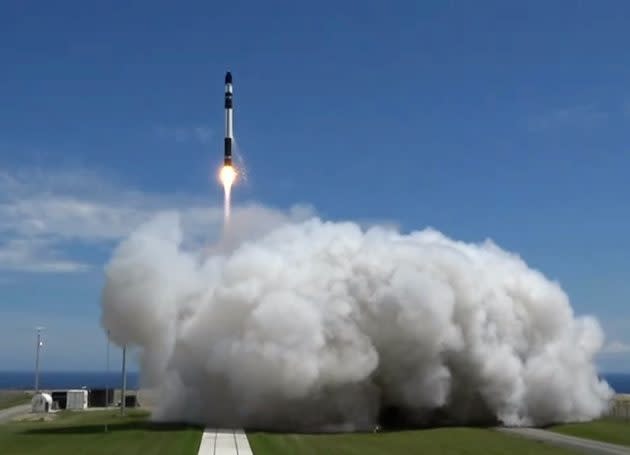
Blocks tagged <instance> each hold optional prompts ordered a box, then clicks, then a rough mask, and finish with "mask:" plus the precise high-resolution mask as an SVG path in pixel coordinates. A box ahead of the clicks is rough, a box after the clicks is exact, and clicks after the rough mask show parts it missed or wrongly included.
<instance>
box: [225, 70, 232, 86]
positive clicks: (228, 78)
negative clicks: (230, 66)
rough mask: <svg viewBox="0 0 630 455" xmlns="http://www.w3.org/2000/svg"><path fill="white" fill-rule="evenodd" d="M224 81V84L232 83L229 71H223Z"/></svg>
mask: <svg viewBox="0 0 630 455" xmlns="http://www.w3.org/2000/svg"><path fill="white" fill-rule="evenodd" d="M225 83H226V84H231V83H232V73H230V72H229V71H228V72H227V73H225Z"/></svg>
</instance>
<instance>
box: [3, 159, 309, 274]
mask: <svg viewBox="0 0 630 455" xmlns="http://www.w3.org/2000/svg"><path fill="white" fill-rule="evenodd" d="M165 211H176V212H177V213H178V214H179V216H180V220H181V223H182V228H183V230H184V232H185V239H186V242H187V244H188V246H190V244H191V243H192V244H200V243H207V242H208V241H212V240H213V237H217V236H218V235H220V233H221V228H222V223H223V207H218V206H211V205H210V204H208V203H207V201H205V200H204V199H201V198H199V197H196V196H194V195H185V194H160V193H149V192H142V191H138V190H135V189H132V188H129V187H128V186H125V185H123V184H121V183H120V182H117V181H115V180H114V179H111V178H107V177H104V176H102V175H99V174H98V173H95V172H91V171H87V170H84V169H78V170H77V169H74V170H65V171H51V170H48V171H42V170H38V169H29V170H11V171H8V170H6V169H5V170H3V169H1V168H0V270H10V271H19V272H42V273H43V272H56V273H64V272H65V273H68V272H81V271H84V270H88V269H90V268H92V267H94V266H95V265H96V264H87V263H84V262H81V261H79V260H77V259H75V258H74V254H73V253H72V247H73V246H74V245H77V244H79V245H81V246H88V247H89V246H91V245H92V246H94V245H99V244H100V245H103V244H105V245H111V244H112V243H114V242H116V241H118V240H119V239H121V238H123V237H125V236H126V235H128V234H129V233H130V232H131V231H132V230H134V229H135V228H136V227H138V226H139V225H140V224H142V223H143V222H145V221H147V220H148V219H150V218H152V217H154V216H155V215H157V214H158V213H160V212H165ZM312 213H313V210H312V209H311V208H310V207H301V206H296V207H294V208H293V209H292V210H290V211H288V212H282V211H278V210H273V209H267V208H265V207H262V206H259V205H256V204H249V205H246V206H241V207H235V208H234V209H233V212H232V216H233V219H234V221H235V222H234V223H233V229H232V231H231V233H230V237H231V239H232V240H233V241H236V240H238V239H239V238H242V237H248V238H250V237H251V236H252V235H256V232H251V230H252V229H253V228H251V227H250V228H247V229H248V230H247V232H241V231H242V229H241V228H240V227H239V223H237V222H236V221H238V220H239V219H245V218H255V219H256V223H240V224H241V225H243V226H245V225H250V226H252V225H253V226H255V229H257V230H258V231H260V232H261V233H262V232H266V231H267V230H268V229H269V228H270V227H271V226H274V225H277V224H279V223H282V222H283V221H284V220H286V219H288V218H292V219H304V218H306V217H308V216H310V215H312ZM258 231H257V232H258ZM99 265H100V264H99Z"/></svg>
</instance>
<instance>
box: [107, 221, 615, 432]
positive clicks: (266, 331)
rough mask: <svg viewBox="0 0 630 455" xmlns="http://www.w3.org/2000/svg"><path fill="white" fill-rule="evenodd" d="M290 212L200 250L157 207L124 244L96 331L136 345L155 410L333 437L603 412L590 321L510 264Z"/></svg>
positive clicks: (248, 224) (424, 239)
mask: <svg viewBox="0 0 630 455" xmlns="http://www.w3.org/2000/svg"><path fill="white" fill-rule="evenodd" d="M299 218H300V217H297V218H295V217H294V218H293V219H290V218H286V217H283V216H280V215H278V214H277V213H276V212H272V211H265V210H262V209H260V210H259V212H258V213H257V214H256V215H255V216H248V217H243V216H241V217H239V213H238V210H237V211H236V212H235V214H234V218H233V220H232V226H231V229H233V232H236V233H238V235H237V236H236V237H233V238H231V243H230V244H225V243H222V242H221V241H220V242H219V243H217V245H214V246H213V247H211V248H210V250H208V249H207V248H206V249H204V250H203V252H201V249H197V250H190V249H188V250H186V249H185V248H183V247H182V245H186V243H185V242H184V238H183V237H184V235H183V234H182V230H181V228H180V223H179V217H178V215H177V214H172V213H171V214H164V215H161V216H159V217H157V218H156V219H155V220H153V221H151V222H149V223H148V224H146V225H144V226H142V227H141V228H139V229H138V230H137V231H136V232H135V233H133V234H132V235H131V236H130V237H129V238H128V239H126V240H125V241H123V242H122V243H121V245H120V246H119V247H118V248H117V250H116V252H115V254H114V257H113V258H112V260H111V262H110V263H109V264H108V266H107V269H106V276H107V282H106V286H105V289H104V292H103V299H102V310H103V317H102V320H103V325H104V327H106V328H107V329H109V330H110V331H111V337H112V339H113V340H114V341H115V342H117V343H119V344H124V343H127V344H129V345H133V346H136V347H137V349H138V351H139V352H140V361H141V365H142V380H143V381H144V382H145V384H147V385H149V386H154V387H157V388H158V390H159V397H160V401H159V402H158V406H157V408H156V409H155V411H154V417H155V418H156V419H162V420H186V421H194V422H199V423H204V424H211V425H221V426H239V427H242V426H245V427H247V428H264V429H294V430H322V431H325V430H334V429H337V430H338V429H343V430H357V429H366V428H371V427H372V426H373V425H374V424H375V423H377V422H379V421H381V422H383V421H385V422H386V423H392V424H394V423H395V422H400V421H402V420H404V421H405V422H407V423H409V424H414V425H421V424H431V423H449V422H450V423H490V422H502V423H505V424H508V425H522V424H534V425H539V424H546V423H550V422H559V421H569V420H586V419H590V418H594V417H597V416H599V415H600V414H601V413H602V412H603V411H604V410H605V409H606V407H607V405H608V400H609V398H610V397H611V394H612V391H611V389H610V388H609V387H608V385H607V384H606V383H605V382H601V381H600V380H599V379H598V377H597V373H596V370H595V367H594V364H593V361H594V356H595V354H596V353H597V351H598V350H599V349H600V348H601V346H602V342H603V334H602V331H601V329H600V327H599V325H598V323H597V322H596V321H595V320H594V319H592V318H590V317H579V318H578V317H575V316H574V314H573V312H572V309H571V306H570V304H569V301H568V298H567V296H566V294H565V293H564V292H563V291H562V289H561V288H560V286H558V285H557V284H556V283H553V282H551V281H549V280H547V279H546V278H545V277H544V276H543V275H542V274H541V273H539V272H537V271H535V270H532V269H530V268H528V267H527V265H526V264H525V263H524V262H523V261H522V260H521V259H520V258H519V257H517V256H515V255H513V254H510V253H508V252H506V251H504V250H502V249H500V248H499V247H498V246H496V245H495V244H493V243H491V242H486V243H483V244H480V245H472V244H465V243H461V242H457V241H454V240H451V239H449V238H447V237H445V236H444V235H442V234H440V233H439V232H437V231H434V230H430V229H427V230H423V231H419V232H413V233H411V234H408V235H404V234H400V233H398V232H396V231H395V230H393V229H388V228H384V227H372V228H369V229H362V228H361V227H359V226H358V225H356V224H354V223H332V222H324V221H321V220H320V219H317V218H310V219H306V220H302V221H300V220H299ZM261 220H262V221H261ZM261 227H262V228H261Z"/></svg>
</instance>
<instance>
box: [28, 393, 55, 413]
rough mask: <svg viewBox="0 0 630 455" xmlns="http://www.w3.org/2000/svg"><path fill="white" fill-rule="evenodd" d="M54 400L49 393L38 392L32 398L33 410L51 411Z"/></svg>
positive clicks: (39, 411) (38, 411) (40, 411)
mask: <svg viewBox="0 0 630 455" xmlns="http://www.w3.org/2000/svg"><path fill="white" fill-rule="evenodd" d="M52 402H53V400H52V397H51V396H50V395H48V394H47V393H38V394H37V395H35V396H34V397H33V399H32V400H31V410H32V411H33V412H37V413H42V412H50V410H51V409H52Z"/></svg>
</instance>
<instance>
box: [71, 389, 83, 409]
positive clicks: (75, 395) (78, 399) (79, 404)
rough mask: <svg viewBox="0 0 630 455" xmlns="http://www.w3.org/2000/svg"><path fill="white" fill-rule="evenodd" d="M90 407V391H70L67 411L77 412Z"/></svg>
mask: <svg viewBox="0 0 630 455" xmlns="http://www.w3.org/2000/svg"><path fill="white" fill-rule="evenodd" d="M87 407H88V391H87V390H68V395H67V399H66V409H68V410H73V409H74V410H77V409H87Z"/></svg>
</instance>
